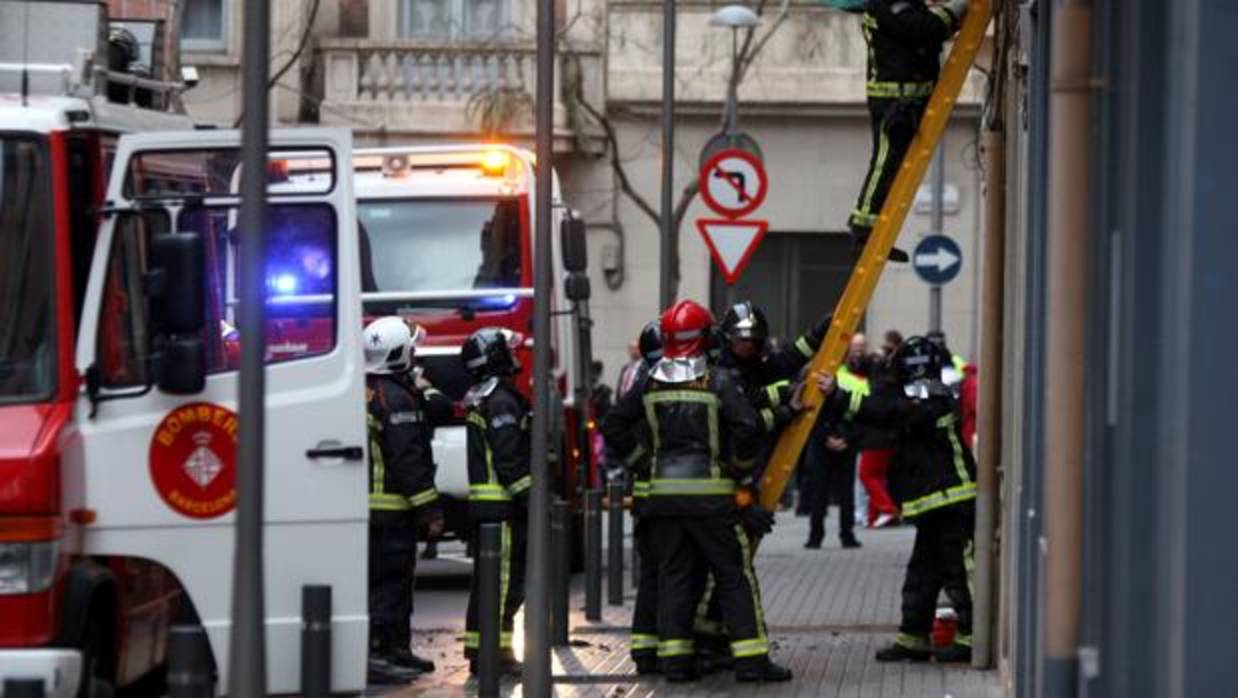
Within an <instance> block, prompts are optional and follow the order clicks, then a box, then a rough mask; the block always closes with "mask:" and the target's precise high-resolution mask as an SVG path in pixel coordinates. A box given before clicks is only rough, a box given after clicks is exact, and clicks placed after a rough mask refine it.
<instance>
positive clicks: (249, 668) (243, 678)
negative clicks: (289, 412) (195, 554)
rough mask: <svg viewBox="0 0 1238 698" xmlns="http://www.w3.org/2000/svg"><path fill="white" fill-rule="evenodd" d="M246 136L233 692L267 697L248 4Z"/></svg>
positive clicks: (257, 121) (258, 153)
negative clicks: (242, 338)
mask: <svg viewBox="0 0 1238 698" xmlns="http://www.w3.org/2000/svg"><path fill="white" fill-rule="evenodd" d="M244 24H245V34H244V42H245V43H244V52H243V55H242V58H243V60H242V62H243V64H244V67H243V70H244V73H243V76H242V96H243V102H242V106H243V108H244V115H243V117H242V118H243V122H242V129H243V131H242V135H241V213H240V228H241V307H240V314H241V321H240V325H241V327H240V329H241V336H242V337H244V338H245V339H244V341H243V342H241V371H240V380H239V381H238V384H239V388H238V392H239V396H238V399H237V402H238V405H239V410H240V415H241V426H240V435H239V441H240V444H239V447H238V454H237V471H238V473H237V487H236V490H237V512H236V552H235V565H234V567H233V577H232V628H231V642H230V646H229V649H230V653H229V658H228V694H229V695H231V696H234V697H235V698H257V697H258V696H262V695H265V694H266V687H267V668H266V626H265V623H266V609H265V606H264V601H263V580H262V557H263V555H262V519H263V515H262V497H263V494H262V489H263V484H262V483H263V467H264V465H263V451H264V448H265V441H266V366H265V357H266V282H265V276H266V273H265V269H264V267H265V264H266V227H267V226H266V224H267V202H266V194H267V182H266V171H267V136H268V134H267V128H268V123H269V121H268V116H267V99H268V97H267V76H268V73H269V72H270V66H269V62H268V61H269V58H270V53H271V51H270V41H271V26H270V25H271V10H270V5H269V4H268V3H267V2H266V0H247V2H246V3H245V21H244Z"/></svg>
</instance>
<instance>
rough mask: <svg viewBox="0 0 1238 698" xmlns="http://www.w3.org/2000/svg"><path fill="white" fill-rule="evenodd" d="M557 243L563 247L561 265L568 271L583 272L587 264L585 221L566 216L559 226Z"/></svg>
mask: <svg viewBox="0 0 1238 698" xmlns="http://www.w3.org/2000/svg"><path fill="white" fill-rule="evenodd" d="M559 245H560V246H561V247H562V248H563V267H564V268H565V269H567V270H568V271H570V272H583V271H584V270H585V269H586V268H588V266H589V256H588V253H587V247H586V244H585V222H584V221H582V220H581V219H579V218H573V217H570V216H569V217H567V218H564V219H563V223H561V224H560V226H559Z"/></svg>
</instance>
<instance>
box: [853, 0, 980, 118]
mask: <svg viewBox="0 0 1238 698" xmlns="http://www.w3.org/2000/svg"><path fill="white" fill-rule="evenodd" d="M861 26H862V28H863V30H864V40H865V42H867V43H868V84H867V89H868V96H869V97H878V98H894V99H897V98H920V99H928V97H929V95H931V94H932V93H933V85H934V84H935V83H936V82H937V76H938V74H939V73H940V72H941V47H942V44H944V43H945V42H946V41H948V40H949V39H950V37H951V36H953V35H954V32H955V31H957V30H958V27H959V18H958V17H955V16H954V14H952V13H951V11H950V10H949V9H947V8H945V7H944V6H934V7H929V6H927V5H925V4H924V0H869V2H868V10H867V11H866V12H865V13H864V16H863V18H862V19H861Z"/></svg>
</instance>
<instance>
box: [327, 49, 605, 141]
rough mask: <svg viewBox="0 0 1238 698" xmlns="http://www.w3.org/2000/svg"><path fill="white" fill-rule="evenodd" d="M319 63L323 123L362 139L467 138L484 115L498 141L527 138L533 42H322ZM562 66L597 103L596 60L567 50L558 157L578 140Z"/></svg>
mask: <svg viewBox="0 0 1238 698" xmlns="http://www.w3.org/2000/svg"><path fill="white" fill-rule="evenodd" d="M318 57H319V60H320V61H321V63H320V67H321V69H322V75H323V102H322V106H321V110H320V120H321V122H322V123H323V124H332V125H344V126H352V127H354V128H355V129H357V130H358V131H359V132H360V133H362V134H369V135H373V134H385V135H405V136H412V137H416V138H419V139H420V138H441V137H465V138H468V137H477V136H478V135H479V134H480V133H481V132H482V130H483V129H482V120H483V117H482V114H483V113H489V114H490V115H491V116H492V118H493V117H496V116H497V118H498V119H499V120H500V121H501V122H502V123H503V127H502V128H501V129H499V130H500V132H501V133H502V134H503V136H504V137H505V138H509V139H512V140H514V141H531V139H532V137H533V105H534V101H533V100H534V96H535V94H536V84H537V47H536V45H535V44H533V43H532V42H510V43H508V42H504V43H487V44H484V45H480V44H479V45H473V44H467V43H428V42H423V41H414V40H406V39H394V40H377V39H324V40H320V41H319V44H318ZM577 66H579V70H576V69H575V68H576V67H577ZM564 68H571V70H569V73H568V74H570V75H579V76H580V80H581V81H582V84H583V89H584V90H585V94H586V95H587V97H588V98H589V99H592V100H596V101H597V103H601V102H602V95H601V83H602V73H601V71H602V67H601V55H600V53H598V52H589V51H574V52H572V53H569V54H566V55H562V56H560V57H559V64H558V65H557V66H556V70H555V81H556V84H555V97H556V98H555V108H554V123H555V142H556V150H561V151H562V150H570V149H572V148H574V147H577V145H579V143H578V142H577V141H578V140H580V139H578V134H577V133H576V129H575V127H574V126H575V122H574V119H573V118H572V110H571V109H570V108H569V107H570V105H568V104H567V103H566V102H565V100H564V99H563V95H562V90H561V89H560V87H561V82H562V79H563V75H564ZM503 115H506V118H504V116H503Z"/></svg>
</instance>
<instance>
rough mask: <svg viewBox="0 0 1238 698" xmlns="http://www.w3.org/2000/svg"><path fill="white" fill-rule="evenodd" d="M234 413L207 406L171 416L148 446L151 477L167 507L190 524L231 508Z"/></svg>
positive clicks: (184, 409) (191, 407)
mask: <svg viewBox="0 0 1238 698" xmlns="http://www.w3.org/2000/svg"><path fill="white" fill-rule="evenodd" d="M238 427H239V423H238V422H237V418H236V413H235V412H233V411H232V410H230V409H228V408H227V407H221V406H219V405H213V404H211V403H209V402H192V403H189V404H187V405H181V406H180V407H177V408H176V409H174V410H172V411H171V412H169V413H168V414H167V416H165V417H164V418H163V421H161V422H159V426H157V427H155V434H154V436H152V437H151V440H150V477H151V482H153V483H154V484H155V491H156V492H158V493H159V496H160V497H162V498H163V501H164V502H166V503H167V505H168V506H169V507H172V509H174V510H175V511H177V512H179V513H181V514H183V515H185V516H188V517H191V518H195V519H211V518H214V517H216V516H223V515H224V514H227V513H228V512H230V511H232V509H233V508H234V507H236V437H237V429H238Z"/></svg>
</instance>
